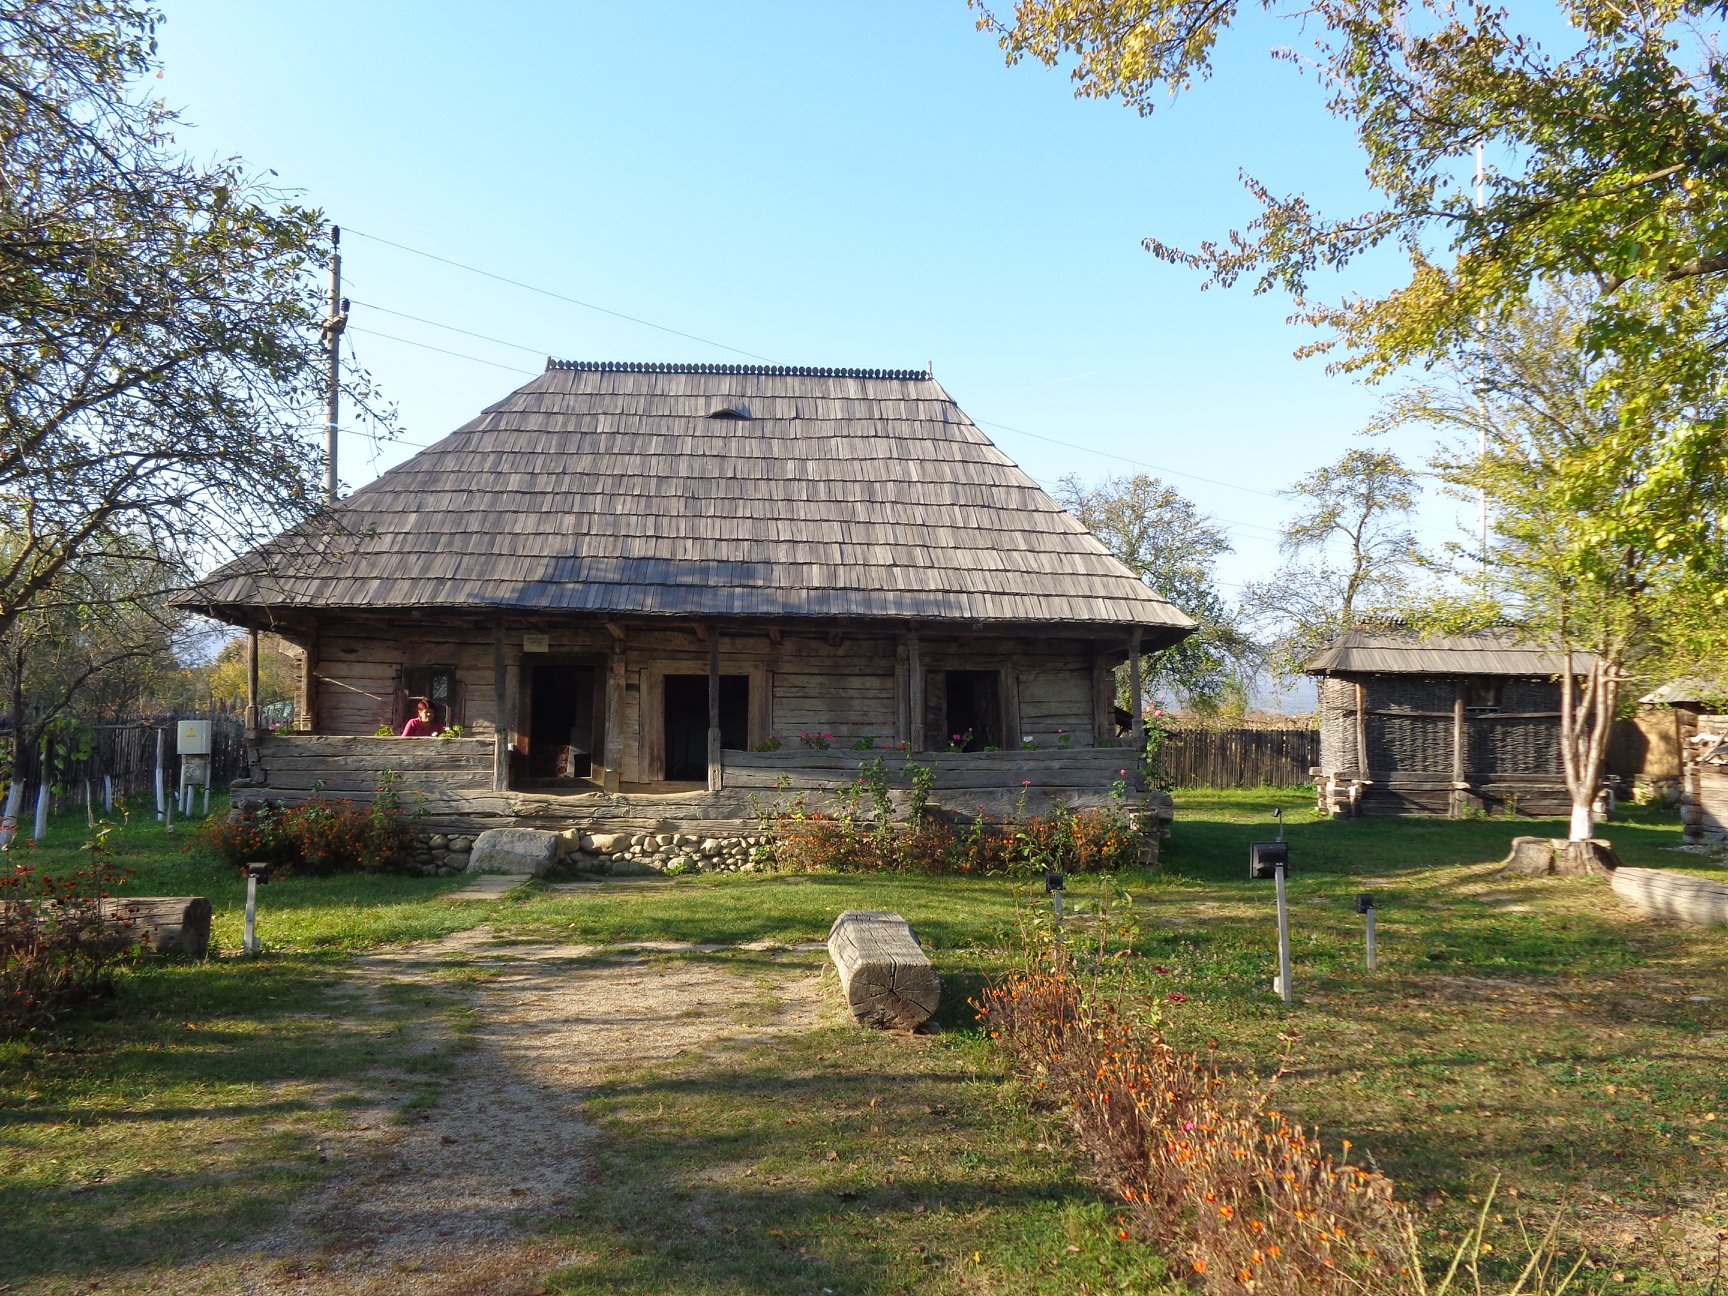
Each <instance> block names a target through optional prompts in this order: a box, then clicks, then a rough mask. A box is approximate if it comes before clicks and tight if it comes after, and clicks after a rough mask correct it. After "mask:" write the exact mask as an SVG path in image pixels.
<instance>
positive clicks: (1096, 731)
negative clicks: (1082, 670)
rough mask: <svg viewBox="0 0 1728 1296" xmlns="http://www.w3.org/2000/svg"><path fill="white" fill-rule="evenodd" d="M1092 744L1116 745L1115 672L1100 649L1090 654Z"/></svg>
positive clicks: (1102, 745) (1098, 745)
mask: <svg viewBox="0 0 1728 1296" xmlns="http://www.w3.org/2000/svg"><path fill="white" fill-rule="evenodd" d="M1092 745H1093V746H1094V747H1114V746H1115V745H1116V672H1115V671H1113V670H1111V669H1110V661H1109V658H1108V657H1107V656H1106V655H1105V654H1104V653H1103V652H1101V651H1099V652H1094V653H1093V654H1092Z"/></svg>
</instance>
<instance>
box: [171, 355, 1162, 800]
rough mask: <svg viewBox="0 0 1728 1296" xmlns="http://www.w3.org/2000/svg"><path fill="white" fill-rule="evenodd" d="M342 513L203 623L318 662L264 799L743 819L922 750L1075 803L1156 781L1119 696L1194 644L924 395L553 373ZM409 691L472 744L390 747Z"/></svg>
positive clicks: (259, 792)
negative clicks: (1139, 676)
mask: <svg viewBox="0 0 1728 1296" xmlns="http://www.w3.org/2000/svg"><path fill="white" fill-rule="evenodd" d="M331 513H332V516H331V517H330V518H328V519H326V520H325V521H324V522H323V523H322V524H321V525H320V527H319V528H305V529H302V530H301V531H299V532H293V533H289V534H288V535H285V536H284V537H282V538H280V539H278V540H277V541H275V542H273V543H272V544H270V545H268V546H266V547H265V548H264V549H262V550H260V551H259V552H257V553H255V554H252V555H249V556H248V557H247V558H245V559H243V560H241V561H240V562H237V563H234V564H230V565H229V566H228V567H226V568H224V569H222V570H220V571H218V572H216V573H215V574H213V575H212V576H211V577H210V578H208V579H207V580H206V581H205V582H204V583H203V585H202V586H201V587H200V588H199V589H198V590H197V591H196V592H195V594H194V595H193V596H192V597H191V598H190V599H189V600H187V603H188V605H189V606H193V607H196V608H197V609H199V610H201V611H204V612H207V613H208V614H210V615H212V616H214V617H217V618H219V619H221V620H224V621H227V622H229V623H231V624H234V625H239V626H245V627H248V628H250V629H253V630H270V631H273V632H274V633H276V634H277V635H280V636H282V637H283V638H284V639H286V640H288V641H290V642H291V643H293V644H296V645H298V646H299V649H300V650H301V652H302V654H303V656H304V660H305V663H306V669H305V677H304V684H303V688H302V690H301V695H300V699H299V704H298V707H297V714H296V722H295V725H294V726H293V732H292V733H289V734H283V735H275V736H272V735H262V734H261V735H258V737H257V740H256V742H255V750H254V755H255V765H254V770H255V773H254V776H253V779H252V781H251V783H250V784H245V785H240V786H237V788H236V798H237V799H238V800H239V801H240V802H241V803H242V804H243V803H245V802H246V801H249V800H254V801H255V800H266V799H267V800H289V801H291V800H294V799H297V798H300V797H303V796H305V795H307V794H308V793H309V791H310V790H311V789H312V788H313V787H314V786H315V785H321V786H323V787H325V788H328V789H332V790H340V791H345V792H352V793H355V794H358V795H365V793H366V792H367V791H368V789H369V788H370V787H371V785H372V782H373V781H374V780H375V778H376V775H377V773H378V771H379V770H380V769H381V768H396V769H402V770H403V772H404V777H405V779H406V780H407V782H408V783H409V785H410V787H411V790H413V791H416V792H418V793H419V794H420V795H422V796H424V797H427V798H429V801H428V808H429V809H430V810H431V812H432V813H433V814H434V816H435V817H436V818H438V819H440V820H443V821H448V822H451V823H452V824H466V825H468V826H484V825H485V824H487V823H502V822H525V823H526V822H536V823H551V822H578V823H581V824H583V825H586V826H592V827H606V826H609V825H616V824H637V823H644V822H669V821H677V822H680V823H690V822H706V821H715V822H719V821H726V822H734V823H735V822H738V821H741V820H744V819H747V818H748V817H749V815H750V813H751V808H750V806H749V805H748V804H747V795H748V793H750V792H752V791H755V792H758V793H762V792H765V791H767V790H770V789H774V788H776V787H786V788H798V787H815V786H824V785H829V786H831V785H833V784H834V783H835V782H837V781H838V782H844V781H846V780H848V779H850V778H854V777H855V775H856V770H857V767H858V764H859V763H860V762H861V761H864V760H868V759H870V758H871V757H870V753H869V752H866V751H863V750H858V751H854V750H853V748H854V745H856V746H857V747H858V748H859V749H862V748H864V747H865V746H867V745H869V746H872V747H874V749H875V750H876V751H877V752H878V753H880V752H881V751H882V750H883V749H885V748H887V747H889V746H892V747H893V748H894V749H895V750H896V751H898V750H900V745H901V744H904V748H905V750H907V751H910V752H913V753H932V756H931V757H930V761H929V763H931V764H933V765H934V766H935V767H936V784H935V786H936V800H937V801H938V803H941V802H943V801H946V802H948V803H950V804H953V805H955V806H956V807H959V808H964V809H967V810H971V809H972V808H973V807H974V806H977V805H986V806H996V807H1005V806H1006V805H1007V804H1008V803H1009V802H1010V801H1011V800H1012V799H1013V798H1014V797H1015V796H1016V795H1018V794H1020V793H1021V791H1022V789H1023V788H1027V787H1030V788H1031V789H1033V790H1034V791H1035V793H1036V794H1037V796H1038V797H1039V798H1042V797H1044V796H1049V797H1052V798H1056V799H1060V800H1065V801H1068V802H1070V803H1082V802H1084V801H1086V800H1088V799H1096V798H1100V797H1102V796H1104V795H1106V794H1107V793H1108V791H1109V789H1110V786H1111V784H1112V783H1113V782H1115V781H1116V780H1118V779H1120V778H1121V774H1120V771H1121V770H1122V769H1123V768H1127V769H1128V770H1129V772H1130V773H1129V778H1130V780H1131V781H1133V780H1135V779H1136V778H1137V777H1138V774H1139V770H1138V765H1137V762H1135V761H1132V760H1129V759H1127V754H1126V753H1125V752H1124V751H1123V750H1121V749H1120V748H1118V747H1117V745H1116V744H1117V738H1116V731H1115V722H1114V714H1113V709H1112V707H1113V703H1114V694H1115V680H1114V674H1113V672H1114V670H1115V668H1116V667H1117V666H1119V665H1120V664H1121V663H1123V662H1124V661H1125V660H1128V659H1130V658H1132V659H1133V660H1134V662H1135V663H1136V665H1137V663H1138V660H1139V652H1140V651H1141V650H1145V651H1152V650H1155V649H1157V648H1162V647H1165V646H1167V645H1169V644H1172V643H1175V642H1177V641H1178V640H1180V639H1181V638H1183V637H1184V636H1186V635H1188V634H1189V633H1191V632H1192V630H1193V628H1194V626H1193V623H1192V622H1191V621H1190V620H1189V619H1188V618H1187V617H1186V616H1184V615H1183V614H1182V613H1181V612H1179V611H1177V610H1176V609H1175V608H1173V607H1171V606H1170V605H1169V604H1168V603H1167V602H1165V601H1164V599H1162V598H1160V597H1159V596H1158V595H1157V594H1155V593H1154V592H1153V591H1152V590H1150V589H1149V588H1147V586H1146V585H1145V584H1144V583H1143V582H1141V581H1140V580H1139V579H1137V578H1136V577H1135V575H1134V574H1133V573H1132V572H1131V571H1129V570H1128V569H1127V568H1126V567H1125V566H1123V565H1122V564H1121V563H1120V562H1118V561H1117V560H1116V559H1115V558H1114V557H1112V556H1111V555H1110V554H1109V553H1108V552H1107V551H1106V550H1105V548H1104V546H1103V545H1102V544H1100V543H1099V541H1098V540H1097V539H1096V538H1094V537H1093V536H1092V535H1091V534H1090V533H1089V532H1087V531H1086V529H1085V528H1084V527H1082V526H1081V525H1080V524H1079V523H1078V522H1077V521H1076V520H1075V519H1074V518H1073V517H1072V516H1070V515H1069V514H1068V513H1067V512H1065V511H1064V510H1063V509H1062V508H1061V506H1060V505H1058V504H1057V503H1056V501H1055V500H1053V499H1052V498H1051V497H1050V496H1049V495H1048V494H1046V493H1045V492H1044V491H1043V490H1041V489H1040V488H1039V487H1038V486H1037V485H1036V483H1034V482H1033V481H1032V480H1031V479H1030V478H1028V477H1027V476H1026V474H1025V473H1023V472H1021V471H1020V469H1019V468H1017V467H1016V466H1015V465H1014V464H1013V463H1012V462H1011V461H1010V460H1009V459H1008V458H1007V457H1006V456H1004V455H1003V454H1002V453H1001V452H1000V451H999V450H997V449H996V447H995V446H994V445H992V444H991V443H990V441H989V439H988V438H986V437H985V436H984V434H983V433H982V432H980V431H979V430H978V429H977V427H976V426H974V425H973V423H972V421H971V420H970V419H968V418H967V417H966V415H965V414H964V413H963V412H962V411H961V410H960V408H959V407H958V406H957V405H956V404H955V403H954V401H953V400H952V399H951V398H950V397H949V396H948V394H947V393H946V392H945V391H944V390H943V389H942V387H941V386H940V384H938V383H937V382H936V381H935V379H934V378H933V377H932V376H931V375H930V374H929V373H928V372H923V371H916V370H910V371H909V370H863V369H814V368H788V367H779V366H765V365H656V364H610V363H605V364H588V363H568V362H556V361H554V362H550V363H549V364H548V366H547V369H546V371H545V373H544V374H542V375H541V376H540V377H538V378H536V379H534V380H533V381H532V382H529V383H528V384H526V385H525V386H523V387H521V388H520V389H518V390H517V391H515V392H512V393H511V394H510V395H509V396H507V397H505V398H504V399H503V400H501V401H499V402H498V403H497V404H495V405H493V406H491V407H490V408H488V409H487V410H485V411H484V412H483V413H482V414H480V415H479V416H478V417H477V418H475V419H473V420H471V421H470V422H468V423H466V424H464V425H463V426H462V427H461V428H459V429H457V430H456V431H455V432H454V433H452V434H451V435H450V436H448V437H446V438H444V439H443V440H441V441H439V442H438V443H437V444H435V445H433V446H432V447H431V448H429V449H427V450H424V451H422V452H421V453H419V454H417V455H415V456H414V457H413V458H412V459H410V460H408V461H407V462H406V463H404V464H402V465H401V466H400V467H397V468H394V469H392V470H390V471H388V472H386V473H384V474H383V475H382V476H380V477H379V478H378V479H377V480H376V481H374V482H372V483H371V484H369V485H367V486H365V487H363V488H361V489H360V490H357V491H355V492H354V493H353V494H352V495H351V496H349V497H348V498H347V499H345V500H343V501H341V503H340V504H338V505H337V506H335V508H334V509H333V510H332V511H331ZM415 697H428V698H430V699H431V700H432V702H433V704H434V709H435V712H436V718H437V720H438V721H439V722H440V723H442V724H445V725H460V726H461V728H462V731H463V735H464V736H463V737H461V738H457V739H445V740H442V741H439V742H436V743H435V742H432V741H430V740H406V739H398V738H383V737H376V738H375V737H373V735H374V733H375V732H376V731H378V730H380V729H381V728H384V727H389V728H390V729H399V728H400V726H401V724H402V722H403V720H404V719H405V718H406V716H407V715H408V714H410V700H411V699H412V698H415ZM801 735H803V736H804V737H801ZM951 748H952V749H954V750H952V751H950V749H951ZM897 759H898V758H897ZM404 762H406V767H405V766H404Z"/></svg>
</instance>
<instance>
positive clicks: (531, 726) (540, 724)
mask: <svg viewBox="0 0 1728 1296" xmlns="http://www.w3.org/2000/svg"><path fill="white" fill-rule="evenodd" d="M595 684H596V671H595V669H594V667H592V666H560V665H547V666H536V667H534V673H533V677H532V680H531V688H532V689H533V692H532V694H531V698H532V701H531V703H530V710H529V715H528V777H529V778H530V779H532V780H534V781H535V782H539V783H546V782H553V783H557V782H575V781H576V780H578V779H585V778H588V777H590V776H591V775H592V774H593V773H594V745H595V739H596V738H597V737H598V734H596V732H595V725H594V713H595V706H594V690H595Z"/></svg>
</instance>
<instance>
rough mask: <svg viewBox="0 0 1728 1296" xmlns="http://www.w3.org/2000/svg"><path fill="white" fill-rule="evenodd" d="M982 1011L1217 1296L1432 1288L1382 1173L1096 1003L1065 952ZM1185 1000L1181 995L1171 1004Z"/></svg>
mask: <svg viewBox="0 0 1728 1296" xmlns="http://www.w3.org/2000/svg"><path fill="white" fill-rule="evenodd" d="M1047 954H1048V956H1049V957H1047V958H1045V959H1043V960H1041V962H1042V963H1043V964H1044V965H1043V966H1042V967H1039V968H1033V967H1030V966H1028V968H1027V969H1025V970H1023V971H1021V972H1018V973H1015V974H1014V975H1011V976H1009V977H1007V978H1006V979H1005V980H1003V981H1001V982H1000V983H998V984H997V985H995V986H993V987H992V988H990V989H989V990H987V991H986V992H985V993H984V995H983V996H982V998H981V1000H980V1001H979V1002H978V1004H977V1005H976V1006H977V1008H978V1012H979V1016H980V1018H981V1020H983V1021H984V1022H985V1023H986V1024H987V1026H988V1028H989V1033H990V1035H991V1036H992V1037H993V1038H995V1039H998V1040H999V1041H1000V1042H1001V1043H1002V1044H1003V1045H1004V1046H1005V1047H1006V1048H1007V1049H1008V1050H1009V1051H1010V1052H1011V1053H1012V1054H1013V1055H1014V1058H1015V1060H1016V1062H1018V1063H1019V1064H1021V1065H1022V1066H1023V1067H1024V1068H1025V1069H1026V1070H1027V1072H1028V1073H1029V1074H1031V1075H1033V1076H1035V1077H1038V1080H1037V1083H1038V1084H1039V1085H1040V1087H1042V1088H1045V1089H1047V1090H1049V1091H1050V1092H1051V1094H1052V1095H1053V1096H1054V1097H1055V1098H1056V1099H1057V1100H1058V1101H1059V1102H1060V1103H1061V1104H1062V1105H1063V1106H1064V1108H1065V1109H1066V1111H1067V1114H1068V1118H1069V1122H1070V1124H1071V1126H1072V1128H1073V1130H1074V1132H1075V1134H1076V1136H1077V1137H1078V1139H1079V1141H1080V1144H1081V1146H1082V1147H1083V1149H1084V1150H1085V1151H1086V1153H1087V1154H1088V1155H1089V1156H1090V1158H1091V1160H1092V1163H1093V1165H1094V1167H1095V1169H1096V1172H1097V1175H1098V1178H1099V1179H1100V1181H1101V1182H1102V1183H1104V1184H1105V1185H1106V1186H1107V1187H1108V1189H1109V1191H1110V1193H1111V1195H1112V1196H1114V1197H1116V1198H1118V1199H1119V1200H1120V1201H1121V1202H1122V1203H1123V1209H1124V1211H1125V1213H1126V1214H1127V1215H1128V1216H1129V1217H1130V1218H1131V1219H1132V1221H1133V1223H1134V1225H1135V1226H1136V1227H1138V1228H1139V1229H1140V1230H1141V1231H1142V1232H1143V1233H1144V1234H1145V1235H1146V1236H1147V1237H1150V1238H1152V1239H1154V1240H1155V1241H1156V1242H1158V1243H1160V1244H1161V1245H1162V1246H1163V1247H1165V1248H1166V1249H1167V1250H1168V1251H1169V1252H1170V1253H1171V1254H1172V1255H1174V1256H1178V1257H1180V1258H1181V1259H1182V1260H1183V1262H1184V1263H1185V1265H1186V1266H1187V1268H1188V1270H1189V1272H1190V1273H1191V1274H1192V1276H1193V1278H1194V1281H1195V1282H1196V1283H1197V1284H1198V1285H1199V1286H1200V1287H1201V1288H1202V1289H1203V1290H1204V1291H1207V1292H1213V1293H1229V1294H1230V1296H1236V1294H1238V1293H1242V1294H1246V1293H1255V1294H1256V1296H1264V1294H1266V1293H1281V1294H1284V1296H1298V1294H1301V1296H1310V1294H1314V1293H1319V1294H1321V1296H1328V1294H1330V1293H1344V1292H1376V1293H1389V1292H1398V1291H1411V1292H1415V1291H1418V1290H1420V1282H1421V1279H1420V1267H1419V1263H1418V1260H1417V1258H1416V1250H1417V1248H1416V1243H1415V1231H1414V1226H1413V1220H1412V1217H1411V1214H1410V1212H1409V1210H1408V1209H1407V1208H1406V1207H1404V1206H1402V1205H1400V1204H1399V1203H1398V1202H1396V1201H1395V1200H1394V1199H1393V1197H1392V1184H1391V1181H1390V1180H1388V1179H1387V1178H1386V1177H1385V1176H1384V1175H1381V1174H1379V1173H1378V1172H1376V1171H1370V1170H1365V1169H1363V1168H1361V1167H1359V1166H1353V1165H1350V1164H1349V1163H1348V1157H1349V1153H1350V1144H1349V1143H1348V1142H1346V1143H1345V1144H1344V1145H1343V1146H1344V1159H1342V1160H1339V1159H1334V1158H1333V1157H1331V1156H1330V1155H1328V1154H1327V1153H1326V1152H1325V1150H1324V1149H1323V1148H1322V1147H1321V1145H1320V1141H1319V1140H1318V1139H1317V1138H1315V1137H1314V1135H1312V1134H1311V1133H1308V1132H1306V1131H1305V1130H1303V1128H1302V1127H1301V1126H1300V1125H1296V1124H1293V1123H1292V1122H1291V1121H1289V1120H1288V1119H1287V1118H1286V1117H1285V1116H1283V1115H1282V1114H1281V1113H1279V1112H1277V1111H1274V1110H1270V1109H1268V1108H1267V1107H1266V1105H1265V1101H1264V1098H1263V1097H1261V1096H1259V1095H1254V1094H1248V1093H1245V1092H1243V1091H1241V1090H1239V1089H1238V1088H1236V1087H1233V1086H1232V1085H1230V1084H1229V1083H1227V1082H1226V1081H1225V1080H1224V1079H1223V1078H1222V1077H1221V1076H1219V1075H1218V1074H1217V1073H1216V1072H1215V1071H1214V1070H1212V1069H1211V1068H1210V1067H1208V1066H1207V1065H1205V1064H1204V1063H1203V1062H1201V1061H1200V1059H1198V1058H1197V1057H1195V1056H1194V1055H1192V1054H1188V1053H1182V1052H1179V1051H1178V1050H1176V1049H1175V1048H1173V1047H1171V1046H1170V1044H1169V1043H1168V1042H1167V1041H1166V1040H1165V1039H1164V1037H1163V1035H1162V1034H1161V1033H1160V1032H1159V1031H1158V1030H1157V1029H1156V1027H1154V1026H1151V1025H1145V1024H1142V1023H1140V1022H1137V1021H1136V1020H1135V1019H1134V1015H1133V1014H1132V1013H1131V1012H1130V1011H1127V1010H1125V1009H1124V1008H1123V1007H1122V1006H1121V1000H1120V997H1119V996H1111V995H1102V994H1099V993H1097V986H1096V984H1095V983H1090V984H1089V983H1088V980H1087V978H1086V977H1085V976H1084V975H1081V974H1078V973H1077V969H1076V965H1075V960H1074V957H1073V956H1072V954H1070V953H1068V952H1067V951H1066V950H1065V947H1063V946H1061V945H1060V944H1057V945H1054V946H1053V947H1052V948H1051V949H1050V950H1048V951H1047ZM1170 997H1171V999H1172V1000H1173V1001H1176V1000H1177V999H1178V997H1177V996H1175V995H1172V996H1170Z"/></svg>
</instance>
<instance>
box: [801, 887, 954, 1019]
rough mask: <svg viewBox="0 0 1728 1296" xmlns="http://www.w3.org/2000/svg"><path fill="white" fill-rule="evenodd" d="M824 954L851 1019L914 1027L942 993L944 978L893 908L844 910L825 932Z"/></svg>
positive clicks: (929, 1013)
mask: <svg viewBox="0 0 1728 1296" xmlns="http://www.w3.org/2000/svg"><path fill="white" fill-rule="evenodd" d="M828 954H829V957H831V958H832V959H833V960H834V966H835V968H837V969H838V970H839V972H840V989H841V991H842V993H844V994H845V996H846V1006H847V1007H848V1008H850V1009H851V1010H852V1016H853V1018H854V1019H855V1020H856V1021H857V1022H859V1023H860V1024H861V1025H864V1026H875V1027H878V1028H879V1029H883V1030H904V1031H913V1030H917V1029H918V1028H919V1027H920V1026H922V1025H923V1024H924V1023H925V1022H927V1021H929V1020H930V1017H931V1015H932V1014H933V1013H934V1012H935V1011H936V1005H937V1004H938V1003H939V1002H940V1001H941V998H942V979H941V978H940V977H938V976H937V975H936V969H935V968H934V967H932V966H931V965H930V959H929V956H928V955H926V954H925V953H924V951H923V949H922V948H921V947H920V946H919V944H918V938H917V937H916V936H914V935H913V934H912V928H911V926H910V925H909V924H908V923H907V921H906V920H905V919H904V918H902V917H901V916H900V915H899V914H897V913H886V912H882V911H880V910H857V909H853V910H848V911H847V912H845V913H843V914H841V915H840V916H839V917H838V918H836V919H835V920H834V926H833V928H832V929H830V931H829V932H828Z"/></svg>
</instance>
